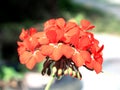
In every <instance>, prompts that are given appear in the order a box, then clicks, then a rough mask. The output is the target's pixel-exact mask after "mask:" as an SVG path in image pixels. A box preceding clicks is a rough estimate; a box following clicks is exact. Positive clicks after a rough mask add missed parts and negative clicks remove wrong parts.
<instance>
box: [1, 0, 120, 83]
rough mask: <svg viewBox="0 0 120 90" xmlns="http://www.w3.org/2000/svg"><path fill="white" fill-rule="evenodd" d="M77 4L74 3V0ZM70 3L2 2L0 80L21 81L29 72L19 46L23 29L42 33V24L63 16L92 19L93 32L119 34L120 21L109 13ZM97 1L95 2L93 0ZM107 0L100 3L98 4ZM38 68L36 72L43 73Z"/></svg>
mask: <svg viewBox="0 0 120 90" xmlns="http://www.w3.org/2000/svg"><path fill="white" fill-rule="evenodd" d="M72 1H74V0H72ZM72 1H71V0H43V1H42V0H1V1H0V81H9V80H10V79H12V78H16V79H21V78H23V76H24V73H26V72H28V71H29V70H27V69H26V68H25V66H24V65H21V64H20V63H19V59H18V55H17V51H16V50H17V44H16V42H17V41H18V40H19V39H18V37H19V34H20V32H21V29H22V28H25V29H27V28H30V27H36V28H37V29H38V30H41V29H40V27H42V24H43V23H44V22H45V21H46V20H48V19H50V18H58V17H63V18H65V19H66V20H70V19H74V20H76V21H77V23H79V21H80V20H81V19H88V20H90V21H91V22H92V23H93V24H94V25H95V26H96V29H94V30H93V32H94V33H109V34H115V35H120V26H119V24H120V19H118V18H116V17H115V16H114V15H112V14H110V13H105V12H104V11H102V10H99V9H97V8H94V7H92V6H89V5H84V4H82V3H79V4H77V3H73V2H72ZM93 1H95V0H93ZM99 1H100V3H107V0H98V3H99ZM41 67H42V66H41V65H38V66H37V67H36V68H35V69H34V71H40V70H41Z"/></svg>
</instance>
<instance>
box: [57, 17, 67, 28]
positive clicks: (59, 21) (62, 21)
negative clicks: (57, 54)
mask: <svg viewBox="0 0 120 90" xmlns="http://www.w3.org/2000/svg"><path fill="white" fill-rule="evenodd" d="M56 24H57V25H58V26H59V28H61V29H63V28H64V26H65V20H64V19H63V18H58V19H56Z"/></svg>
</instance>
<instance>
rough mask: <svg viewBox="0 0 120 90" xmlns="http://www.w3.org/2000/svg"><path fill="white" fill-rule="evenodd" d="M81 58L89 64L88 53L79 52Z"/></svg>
mask: <svg viewBox="0 0 120 90" xmlns="http://www.w3.org/2000/svg"><path fill="white" fill-rule="evenodd" d="M80 55H81V57H82V58H83V59H84V61H85V62H91V60H92V59H91V55H90V53H89V52H88V51H80Z"/></svg>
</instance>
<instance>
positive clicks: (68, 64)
mask: <svg viewBox="0 0 120 90" xmlns="http://www.w3.org/2000/svg"><path fill="white" fill-rule="evenodd" d="M94 27H95V26H94V25H92V24H91V23H90V22H89V21H87V20H81V22H80V25H77V24H76V23H75V22H71V21H69V22H65V20H64V19H63V18H58V19H50V20H48V21H46V22H45V23H44V29H43V31H42V32H37V30H36V29H35V28H30V29H29V30H24V29H23V30H22V32H21V34H20V36H19V38H20V40H21V41H18V42H17V44H18V54H19V59H20V63H21V64H25V65H26V67H27V68H29V69H32V68H33V67H34V66H35V65H36V64H37V63H40V62H42V61H43V60H44V61H45V62H44V64H43V70H42V74H43V75H44V74H45V73H47V74H48V75H50V74H51V72H52V68H55V76H56V77H59V76H62V75H66V74H69V75H71V76H74V77H76V78H79V79H80V78H81V74H80V72H79V70H78V67H81V66H84V67H86V68H87V69H90V70H95V72H96V73H99V72H101V70H102V62H103V57H102V50H103V47H104V46H103V45H102V46H101V47H99V45H98V44H99V41H98V40H96V39H95V38H94V35H93V34H92V33H91V32H88V30H91V29H93V28H94Z"/></svg>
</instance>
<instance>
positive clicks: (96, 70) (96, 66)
mask: <svg viewBox="0 0 120 90" xmlns="http://www.w3.org/2000/svg"><path fill="white" fill-rule="evenodd" d="M94 70H95V72H96V73H97V74H98V73H100V72H101V71H102V65H101V64H100V63H98V62H96V61H94Z"/></svg>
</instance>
